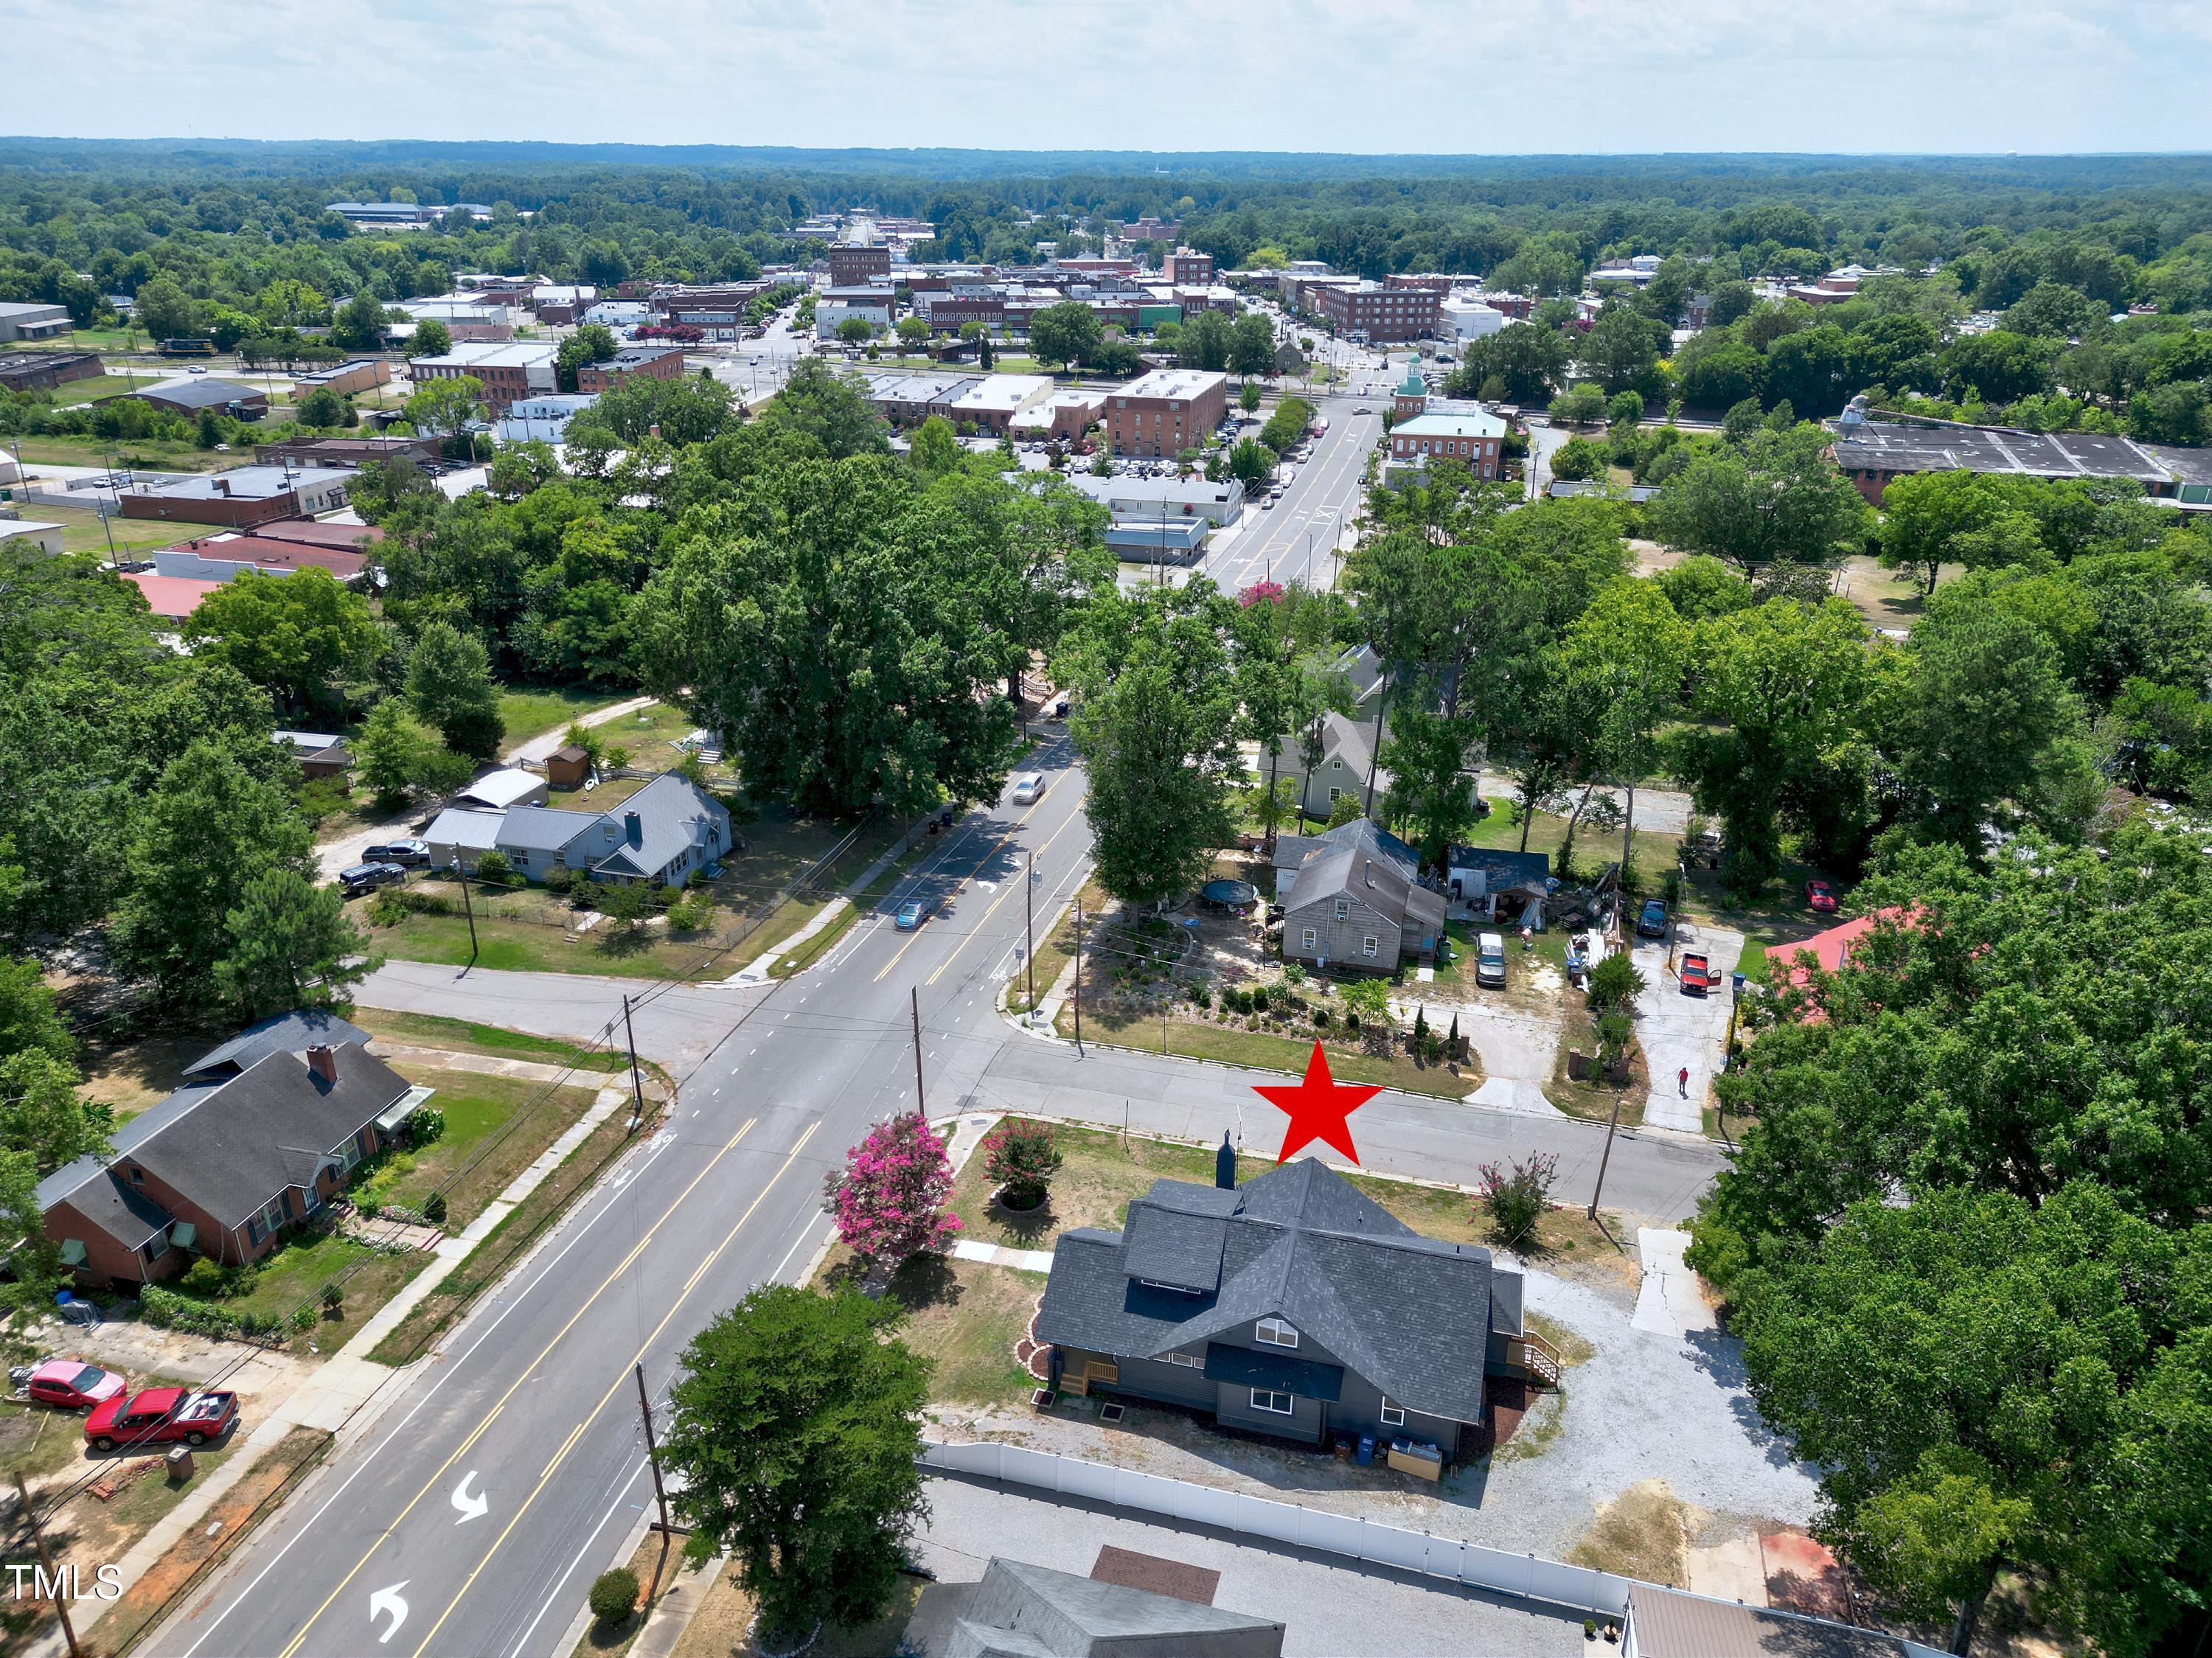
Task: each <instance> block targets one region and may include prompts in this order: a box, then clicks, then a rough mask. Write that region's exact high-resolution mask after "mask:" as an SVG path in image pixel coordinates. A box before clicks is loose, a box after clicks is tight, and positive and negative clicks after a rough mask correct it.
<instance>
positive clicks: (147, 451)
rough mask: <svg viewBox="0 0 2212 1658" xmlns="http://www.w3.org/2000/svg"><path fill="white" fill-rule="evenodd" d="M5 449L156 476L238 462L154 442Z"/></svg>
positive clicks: (36, 443) (42, 442)
mask: <svg viewBox="0 0 2212 1658" xmlns="http://www.w3.org/2000/svg"><path fill="white" fill-rule="evenodd" d="M7 447H8V451H9V453H11V454H12V453H14V452H15V451H16V450H17V449H18V448H19V447H20V448H21V451H22V454H23V459H25V460H43V461H49V462H51V463H52V464H53V465H56V466H109V465H113V466H135V467H138V468H140V469H142V470H143V471H155V472H204V471H209V470H210V468H213V467H216V466H233V465H237V464H238V461H239V459H240V456H239V453H238V452H237V451H236V450H233V451H232V452H230V453H229V454H227V455H218V454H217V453H216V452H215V451H214V450H212V449H202V448H200V447H198V446H197V445H195V444H192V443H189V442H186V443H169V442H165V441H162V440H158V439H155V438H131V439H112V438H96V437H91V436H86V437H68V436H47V437H40V438H9V440H8V443H7ZM246 458H247V459H251V456H250V455H248V456H247V457H246ZM171 527H172V528H174V526H173V525H172V526H171ZM181 533H183V534H185V535H190V534H191V528H190V527H189V526H188V527H187V528H186V529H185V530H184V531H181ZM171 538H172V539H174V537H171Z"/></svg>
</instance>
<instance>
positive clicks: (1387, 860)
mask: <svg viewBox="0 0 2212 1658" xmlns="http://www.w3.org/2000/svg"><path fill="white" fill-rule="evenodd" d="M1342 828H1343V829H1355V830H1361V831H1364V833H1359V834H1354V835H1350V836H1347V837H1346V838H1345V839H1344V840H1342V841H1337V842H1335V843H1334V844H1330V843H1329V841H1328V836H1326V835H1325V836H1323V837H1322V845H1321V846H1319V847H1315V848H1314V849H1313V850H1312V851H1311V852H1310V853H1307V855H1306V861H1305V862H1304V864H1302V865H1299V868H1298V878H1297V885H1296V886H1294V887H1292V888H1291V896H1290V901H1289V902H1288V903H1287V904H1286V905H1285V914H1297V912H1299V911H1301V910H1304V909H1307V908H1310V907H1312V906H1313V905H1315V904H1317V903H1322V902H1327V901H1328V900H1329V899H1332V898H1336V897H1341V896H1352V897H1355V898H1358V900H1359V901H1360V902H1362V903H1364V904H1365V905H1367V906H1368V907H1369V908H1370V909H1374V910H1376V911H1378V912H1380V913H1381V914H1384V915H1387V916H1389V917H1391V918H1392V919H1393V920H1396V921H1397V923H1398V924H1399V926H1401V927H1403V926H1419V927H1425V928H1427V929H1429V930H1431V931H1441V930H1442V929H1443V922H1444V898H1443V894H1442V893H1439V892H1431V891H1430V890H1428V889H1427V888H1426V887H1425V886H1422V885H1420V884H1419V883H1418V882H1416V881H1415V880H1414V879H1413V872H1412V871H1411V870H1410V869H1409V868H1408V867H1407V865H1406V864H1405V863H1404V862H1402V861H1401V859H1399V858H1398V857H1397V856H1396V855H1395V853H1393V852H1392V851H1391V846H1392V845H1395V846H1396V847H1401V848H1402V847H1404V846H1405V842H1403V841H1399V840H1397V838H1396V837H1395V835H1387V834H1385V833H1384V832H1383V830H1381V829H1376V827H1375V825H1374V824H1372V823H1369V822H1367V820H1366V819H1364V818H1361V819H1359V820H1358V822H1357V823H1346V824H1345V825H1343V826H1342ZM1333 833H1341V830H1337V831H1333ZM1386 843H1389V844H1386Z"/></svg>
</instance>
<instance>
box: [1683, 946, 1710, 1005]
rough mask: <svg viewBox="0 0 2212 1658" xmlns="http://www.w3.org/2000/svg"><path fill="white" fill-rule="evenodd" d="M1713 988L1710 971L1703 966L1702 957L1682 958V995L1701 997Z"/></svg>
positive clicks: (1703, 959)
mask: <svg viewBox="0 0 2212 1658" xmlns="http://www.w3.org/2000/svg"><path fill="white" fill-rule="evenodd" d="M1712 987H1713V975H1712V969H1710V968H1709V967H1707V966H1706V965H1705V957H1702V956H1685V957H1682V993H1683V994H1684V995H1685V996H1702V995H1704V994H1705V993H1706V992H1707V991H1708V990H1711V988H1712Z"/></svg>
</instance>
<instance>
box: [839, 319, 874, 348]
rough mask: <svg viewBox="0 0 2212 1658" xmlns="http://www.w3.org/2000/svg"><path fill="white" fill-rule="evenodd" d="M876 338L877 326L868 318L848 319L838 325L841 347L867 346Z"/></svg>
mask: <svg viewBox="0 0 2212 1658" xmlns="http://www.w3.org/2000/svg"><path fill="white" fill-rule="evenodd" d="M874 337H876V325H875V324H873V323H872V322H870V321H869V320H868V319H866V317H846V318H844V319H842V320H841V321H839V323H838V325H837V342H838V343H839V344H841V345H866V343H868V342H869V341H870V340H872V339H873V338H874Z"/></svg>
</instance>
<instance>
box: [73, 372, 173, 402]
mask: <svg viewBox="0 0 2212 1658" xmlns="http://www.w3.org/2000/svg"><path fill="white" fill-rule="evenodd" d="M167 378H168V376H167V375H166V374H160V373H146V372H143V371H142V372H139V373H136V374H94V375H93V376H92V377H91V378H90V379H88V380H64V381H63V382H62V383H61V384H60V385H59V386H56V387H54V389H53V392H52V394H51V395H52V398H53V400H54V406H55V407H56V408H59V409H66V408H68V407H69V406H70V404H78V403H98V402H100V400H101V399H102V398H116V397H121V396H123V395H124V394H125V392H136V391H137V390H138V389H139V388H140V387H141V386H158V385H160V384H161V382H162V381H163V380H166V379H167Z"/></svg>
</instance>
